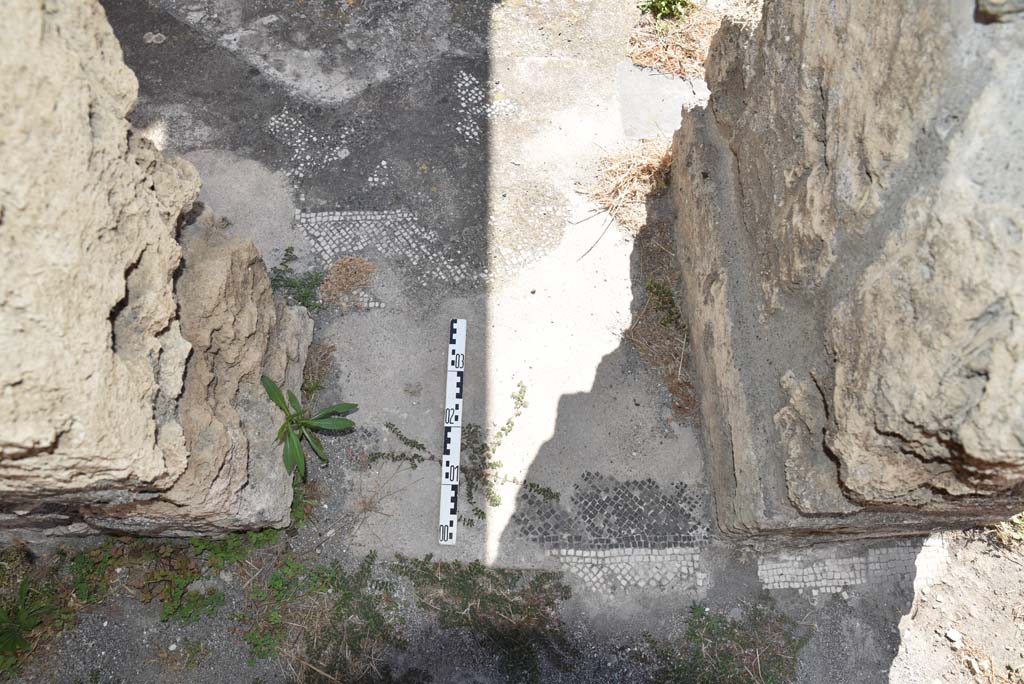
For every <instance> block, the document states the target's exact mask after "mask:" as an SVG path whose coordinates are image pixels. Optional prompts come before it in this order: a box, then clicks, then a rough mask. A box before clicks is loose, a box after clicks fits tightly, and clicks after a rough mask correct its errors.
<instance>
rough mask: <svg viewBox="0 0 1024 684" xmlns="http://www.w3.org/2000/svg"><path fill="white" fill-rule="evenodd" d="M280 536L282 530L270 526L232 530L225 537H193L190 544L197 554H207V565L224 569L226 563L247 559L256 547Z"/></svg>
mask: <svg viewBox="0 0 1024 684" xmlns="http://www.w3.org/2000/svg"><path fill="white" fill-rule="evenodd" d="M280 537H281V531H280V530H275V529H274V528H272V527H268V528H267V529H265V530H251V531H249V532H232V533H230V534H229V535H227V536H226V537H224V538H223V539H202V538H199V537H193V538H191V539H189V544H190V545H191V546H192V549H193V550H194V551H195V552H196V554H198V555H200V556H205V560H206V564H207V565H209V566H210V567H211V568H213V569H214V570H223V569H224V566H226V565H229V564H232V563H237V562H239V561H242V560H245V559H246V558H248V557H249V554H250V553H252V552H253V551H254V550H255V549H261V548H263V547H264V546H269V545H271V544H276V543H277V540H278V539H280Z"/></svg>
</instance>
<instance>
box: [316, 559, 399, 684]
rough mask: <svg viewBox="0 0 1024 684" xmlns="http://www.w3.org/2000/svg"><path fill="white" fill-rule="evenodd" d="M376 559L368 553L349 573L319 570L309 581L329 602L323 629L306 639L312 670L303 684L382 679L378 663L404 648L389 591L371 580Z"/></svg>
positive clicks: (387, 586) (335, 567) (331, 568)
mask: <svg viewBox="0 0 1024 684" xmlns="http://www.w3.org/2000/svg"><path fill="white" fill-rule="evenodd" d="M376 559H377V556H376V554H374V553H372V552H371V553H369V554H368V555H367V556H366V557H365V558H363V560H362V561H361V562H360V563H359V566H358V567H357V568H356V570H355V571H354V572H351V573H350V572H345V571H344V570H342V569H341V567H340V566H338V565H337V564H334V565H331V566H326V567H321V568H320V571H319V572H318V573H314V577H315V578H316V579H317V580H318V586H319V589H320V590H321V591H323V590H327V591H329V592H330V594H331V595H332V596H334V597H335V598H334V603H333V604H332V605H331V608H330V611H329V613H328V616H327V620H326V623H325V624H324V625H323V626H322V627H321V628H320V629H318V630H312V631H311V632H310V633H309V634H308V635H307V644H306V655H307V657H308V658H309V659H310V660H311V661H312V662H313V663H314V664H315V668H316V669H315V670H313V671H311V672H308V673H307V677H306V681H312V682H320V681H324V682H337V681H344V682H363V681H370V680H378V679H379V678H377V677H373V675H377V674H379V673H385V672H386V671H385V668H384V666H383V665H382V662H381V661H382V658H383V656H384V654H385V653H386V652H387V650H388V649H390V648H398V649H401V648H404V647H405V645H406V644H405V641H404V640H403V639H402V638H401V636H400V635H399V633H398V630H397V626H396V625H397V617H396V615H395V614H394V612H393V610H392V606H393V604H394V599H393V597H392V593H391V592H392V587H391V585H390V584H389V583H387V582H382V581H379V580H375V579H374V573H373V569H374V564H375V563H376Z"/></svg>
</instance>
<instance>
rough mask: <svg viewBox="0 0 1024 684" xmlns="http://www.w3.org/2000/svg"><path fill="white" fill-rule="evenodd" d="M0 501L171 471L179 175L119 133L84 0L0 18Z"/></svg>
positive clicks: (122, 76)
mask: <svg viewBox="0 0 1024 684" xmlns="http://www.w3.org/2000/svg"><path fill="white" fill-rule="evenodd" d="M0 88H2V90H3V92H4V94H5V104H4V107H3V112H2V113H0V140H2V141H3V142H2V144H0V169H2V172H0V259H2V265H0V269H2V271H3V274H4V277H3V282H2V286H0V287H2V290H0V350H2V354H0V355H2V358H3V363H0V495H2V497H3V500H4V503H5V504H15V503H17V502H24V503H25V504H26V505H29V506H31V505H33V504H36V503H39V502H40V497H41V496H43V495H48V496H49V497H52V498H55V499H60V500H65V501H103V500H127V499H130V498H132V496H133V494H132V492H133V491H138V490H140V489H143V488H145V489H161V488H166V487H168V486H169V485H170V484H171V483H172V482H173V481H174V480H175V479H176V478H177V477H178V476H179V475H180V474H181V473H182V471H183V470H184V468H185V461H186V454H185V443H184V436H183V433H182V429H181V425H180V424H179V422H178V420H177V418H176V416H175V415H174V412H173V411H163V412H155V411H154V406H156V405H158V404H162V403H165V402H172V403H173V402H174V401H175V400H176V399H177V396H178V393H179V392H180V389H181V377H182V373H183V371H184V364H185V356H186V355H187V343H185V342H184V340H183V339H182V338H181V336H180V334H179V331H178V327H177V326H174V325H171V321H172V319H173V318H174V315H175V307H176V305H175V301H174V295H173V281H172V274H173V272H174V269H175V268H176V267H177V265H178V262H179V260H180V248H179V246H178V243H177V242H176V241H175V239H174V231H175V226H176V224H177V220H178V216H179V214H180V213H181V211H182V209H183V208H187V207H189V206H190V205H191V203H192V200H193V198H194V197H195V195H196V193H197V192H198V189H199V179H198V176H197V175H196V173H195V171H194V169H193V168H192V167H191V165H189V164H188V163H186V162H184V161H181V160H167V159H164V158H163V157H162V156H160V155H159V153H157V152H156V151H155V150H154V149H152V148H151V147H150V146H149V145H148V143H146V142H144V141H142V140H140V139H138V138H135V137H133V136H132V135H131V134H130V132H129V127H128V123H127V122H126V121H125V118H124V117H125V115H126V114H127V113H128V111H129V110H130V109H131V107H132V106H133V104H134V102H135V98H136V90H137V83H136V80H135V76H134V75H133V74H132V72H131V71H129V70H128V68H127V67H126V66H125V65H124V64H123V62H122V61H121V49H120V46H119V45H118V43H117V41H116V40H115V38H114V35H113V33H112V32H111V30H110V27H109V25H108V24H107V23H106V19H105V17H104V14H103V11H102V10H101V9H100V8H99V6H98V5H97V4H96V3H94V2H75V3H64V4H62V5H60V6H59V8H57V9H53V8H48V9H46V10H44V3H42V2H39V0H36V1H32V0H16V1H15V2H13V3H8V4H6V5H5V7H4V21H3V22H0Z"/></svg>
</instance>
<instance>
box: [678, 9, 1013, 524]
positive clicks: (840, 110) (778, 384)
mask: <svg viewBox="0 0 1024 684" xmlns="http://www.w3.org/2000/svg"><path fill="white" fill-rule="evenodd" d="M983 4H984V3H983ZM988 4H989V5H991V4H992V3H988ZM1011 4H1012V3H1011ZM996 5H997V6H1001V5H1000V3H996ZM1010 9H1012V8H1010ZM1010 9H1008V10H1007V11H1006V12H1004V13H1002V14H1000V13H999V11H995V12H994V13H993V11H991V8H989V7H988V5H986V7H982V8H979V7H976V6H975V4H974V3H973V2H967V1H966V0H956V1H951V2H944V3H934V2H928V1H926V0H912V1H908V2H902V3H889V4H877V3H875V4H871V3H867V4H866V3H859V2H854V1H853V0H828V1H826V0H767V2H766V3H765V7H764V12H763V16H762V20H761V22H760V24H759V25H757V26H756V27H753V28H751V27H743V26H739V25H735V24H729V23H728V20H727V21H726V24H725V25H724V26H723V28H722V30H721V31H720V32H719V34H718V36H717V38H716V39H715V43H714V45H713V47H712V51H711V55H710V57H709V59H708V64H707V78H708V84H709V87H710V90H711V100H710V103H709V105H708V107H707V108H706V109H699V110H693V111H691V112H688V113H685V114H684V119H683V125H682V128H681V129H680V131H679V132H678V133H677V134H676V139H675V150H674V151H675V156H674V159H675V162H674V167H673V190H674V193H675V201H676V204H677V208H678V211H679V220H678V226H677V238H678V245H679V254H680V259H681V262H682V268H683V273H684V280H685V290H686V305H687V308H688V310H689V316H690V322H691V328H692V329H691V334H692V340H693V355H694V360H695V363H696V366H697V370H698V375H699V379H700V383H701V386H702V387H701V389H702V396H703V421H702V423H703V429H704V437H705V442H706V445H707V448H708V451H709V453H710V459H711V476H712V480H713V483H714V489H715V496H716V505H717V512H718V518H719V522H720V524H721V526H722V527H723V528H724V529H726V530H728V531H732V532H735V533H740V534H757V533H763V532H768V531H789V532H793V533H805V532H853V533H885V532H892V531H911V530H917V529H926V528H933V527H941V526H955V525H967V524H972V523H977V522H984V521H988V520H993V519H997V518H1000V517H1004V516H1006V515H1008V514H1010V513H1013V512H1017V511H1019V510H1021V509H1024V391H1022V388H1024V320H1022V318H1021V317H1022V315H1024V241H1022V230H1024V209H1022V204H1024V201H1022V200H1024V119H1022V118H1021V116H1020V112H1021V111H1024V59H1022V58H1024V22H1022V21H1013V19H1014V18H1015V16H1017V15H1015V14H1014V12H1012V11H1010Z"/></svg>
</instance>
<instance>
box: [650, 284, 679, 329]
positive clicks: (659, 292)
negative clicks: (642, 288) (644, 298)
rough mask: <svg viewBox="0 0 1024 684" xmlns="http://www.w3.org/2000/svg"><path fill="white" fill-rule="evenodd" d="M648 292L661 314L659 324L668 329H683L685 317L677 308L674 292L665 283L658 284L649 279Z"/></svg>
mask: <svg viewBox="0 0 1024 684" xmlns="http://www.w3.org/2000/svg"><path fill="white" fill-rule="evenodd" d="M647 292H648V293H649V294H650V295H651V300H652V301H653V303H654V310H655V311H657V312H658V313H660V314H661V318H659V319H658V322H659V323H661V325H663V326H665V327H666V328H677V329H682V327H683V315H682V314H681V313H680V312H679V307H677V306H676V300H675V297H673V296H672V290H671V289H669V287H668V286H667V285H665V284H664V283H658V282H655V281H654V280H653V279H650V278H649V279H648V280H647Z"/></svg>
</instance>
